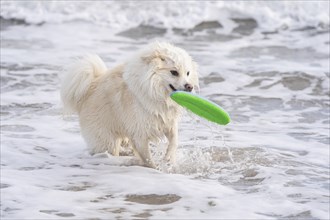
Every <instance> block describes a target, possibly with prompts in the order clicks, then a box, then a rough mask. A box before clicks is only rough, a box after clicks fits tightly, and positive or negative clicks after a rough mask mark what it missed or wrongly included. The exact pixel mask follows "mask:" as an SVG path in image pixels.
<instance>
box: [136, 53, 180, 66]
mask: <svg viewBox="0 0 330 220" xmlns="http://www.w3.org/2000/svg"><path fill="white" fill-rule="evenodd" d="M156 59H157V60H158V61H161V62H164V63H165V64H168V63H171V62H173V60H171V59H170V58H169V57H167V56H166V55H164V54H162V53H161V52H159V51H157V50H156V51H154V52H153V53H151V54H148V55H146V56H142V60H143V61H144V62H146V63H148V64H149V63H151V62H152V61H153V60H156ZM173 63H174V62H173Z"/></svg>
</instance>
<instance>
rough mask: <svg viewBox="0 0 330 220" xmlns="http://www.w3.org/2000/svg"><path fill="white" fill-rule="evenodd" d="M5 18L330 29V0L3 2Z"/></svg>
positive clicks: (122, 26) (122, 25) (125, 25)
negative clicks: (244, 23)
mask: <svg viewBox="0 0 330 220" xmlns="http://www.w3.org/2000/svg"><path fill="white" fill-rule="evenodd" d="M0 12H1V18H3V19H6V20H18V21H24V22H25V23H27V24H43V23H64V22H72V21H85V22H90V23H94V24H97V25H106V26H109V27H111V28H113V29H114V30H118V31H119V30H121V31H122V30H126V29H129V28H132V27H136V26H139V25H146V26H153V27H160V28H166V29H169V28H180V29H190V28H194V27H196V26H198V25H199V24H201V23H203V22H205V21H213V22H218V23H219V24H221V26H222V28H223V29H224V30H229V31H230V30H232V29H233V28H235V25H236V26H237V24H236V23H235V22H233V19H242V18H249V19H253V20H255V21H256V23H257V24H258V28H260V29H261V30H267V31H272V30H278V29H299V28H306V27H313V28H319V29H329V1H223V2H205V1H196V2H186V1H134V2H131V1H130V2H126V1H109V2H108V1H106V2H104V1H98V2H93V1H90V2H88V1H79V2H78V1H77V2H76V1H1V11H0Z"/></svg>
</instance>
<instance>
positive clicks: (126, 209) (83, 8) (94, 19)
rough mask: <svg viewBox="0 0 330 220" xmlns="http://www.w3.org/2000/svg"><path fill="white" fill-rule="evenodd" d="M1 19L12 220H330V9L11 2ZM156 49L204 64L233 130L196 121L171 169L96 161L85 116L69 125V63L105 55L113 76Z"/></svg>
mask: <svg viewBox="0 0 330 220" xmlns="http://www.w3.org/2000/svg"><path fill="white" fill-rule="evenodd" d="M0 12H1V17H0V19H1V20H0V21H1V31H0V34H1V218H2V219H23V218H24V219H59V218H66V219H132V218H139V219H165V218H175V219H194V218H196V219H329V199H330V195H329V185H330V184H329V168H330V167H329V142H330V139H329V130H330V127H329V123H330V120H329V115H330V114H329V111H330V109H329V105H330V100H329V96H330V94H329V78H330V71H329V54H330V52H329V46H330V45H329V1H214V2H209V1H5V0H3V1H1V11H0ZM154 40H163V41H169V42H172V43H174V44H175V45H177V46H179V47H182V48H184V49H186V50H187V51H188V52H189V53H190V54H191V55H192V56H193V58H194V59H195V60H196V62H197V63H199V65H200V83H201V85H200V87H201V90H200V94H201V95H202V96H204V97H207V98H208V99H210V100H212V101H214V102H216V103H218V104H220V105H221V106H222V107H223V108H224V109H226V110H227V111H228V112H229V113H230V115H231V118H232V122H231V124H229V125H228V126H226V127H219V126H215V125H211V124H210V123H207V122H205V121H202V120H200V119H198V118H197V117H195V116H193V115H191V114H186V115H185V117H184V118H183V120H182V122H181V123H180V131H179V132H180V144H179V149H178V163H177V165H176V166H175V167H171V169H168V167H162V166H160V168H159V170H151V169H148V168H144V167H137V166H125V165H127V164H126V162H127V160H126V159H129V157H122V158H113V157H108V156H107V155H106V154H105V155H98V156H96V157H92V156H90V155H88V153H87V151H86V146H85V143H84V141H83V140H82V138H81V135H80V133H79V125H78V120H77V117H71V118H69V119H68V118H66V119H65V120H63V116H62V109H61V103H60V98H59V88H60V78H61V77H62V74H63V73H62V69H63V67H64V66H65V65H67V64H69V63H70V62H72V61H73V59H74V58H75V57H77V56H81V55H83V54H85V53H96V54H99V55H100V56H101V57H102V59H104V60H105V62H106V64H107V66H108V67H109V68H111V67H113V66H115V65H116V64H118V63H120V62H122V61H124V60H125V59H126V57H127V56H129V55H130V54H131V53H134V52H135V51H136V50H138V49H140V48H142V47H144V46H145V45H146V44H148V43H150V42H152V41H154ZM160 147H161V146H160ZM153 148H155V146H154V147H153ZM163 150H164V149H163ZM153 154H154V157H155V158H156V160H157V158H161V156H162V155H163V152H160V153H159V152H158V151H154V153H153Z"/></svg>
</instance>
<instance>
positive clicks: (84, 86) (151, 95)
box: [61, 42, 198, 168]
mask: <svg viewBox="0 0 330 220" xmlns="http://www.w3.org/2000/svg"><path fill="white" fill-rule="evenodd" d="M196 87H198V74H197V65H196V63H195V62H194V61H193V60H192V58H191V57H190V56H189V55H188V53H187V52H186V51H184V50H183V49H180V48H178V47H175V46H173V45H171V44H168V43H159V42H156V43H153V44H151V45H149V46H148V47H147V48H146V49H144V50H142V51H140V52H138V53H137V54H136V55H135V56H133V57H132V58H130V59H128V60H127V61H126V62H125V63H124V64H122V65H119V66H117V67H115V68H113V69H112V70H107V68H106V66H105V64H104V62H103V61H102V60H101V59H100V58H99V57H98V56H96V55H92V56H87V57H85V58H84V59H81V60H79V61H78V62H76V63H75V64H74V65H73V66H72V68H71V70H69V71H68V74H67V75H66V78H65V79H64V81H63V84H62V88H61V97H62V101H63V103H64V107H65V108H66V109H69V110H72V111H75V112H77V113H78V114H79V119H80V126H81V132H82V135H83V137H84V139H85V141H86V142H87V144H88V146H89V148H90V150H91V153H92V154H93V153H101V152H105V151H108V152H109V153H111V154H112V155H114V156H118V155H119V150H120V147H121V144H122V142H123V141H128V142H129V145H130V146H131V147H132V148H133V151H134V153H135V154H136V155H137V156H139V157H140V158H141V159H142V161H143V163H144V164H145V165H146V166H149V167H153V168H155V164H154V162H153V160H152V158H151V155H150V152H149V143H150V142H154V143H155V142H157V141H159V140H160V139H162V138H163V137H164V136H165V137H166V138H167V139H168V148H167V151H166V155H165V159H166V160H168V161H171V162H175V154H176V149H177V145H178V119H179V116H180V112H181V107H180V106H179V105H178V104H176V103H175V102H173V101H172V100H171V98H170V94H171V93H172V92H173V91H176V90H185V91H189V92H191V91H192V90H194V89H195V88H196Z"/></svg>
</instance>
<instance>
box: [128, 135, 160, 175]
mask: <svg viewBox="0 0 330 220" xmlns="http://www.w3.org/2000/svg"><path fill="white" fill-rule="evenodd" d="M132 147H133V150H134V152H135V153H136V154H137V155H138V156H139V157H140V158H141V160H142V161H143V163H144V164H145V166H147V167H151V168H154V169H156V165H155V164H154V162H153V161H152V158H151V155H150V151H149V141H148V140H147V139H135V140H133V146H132Z"/></svg>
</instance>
